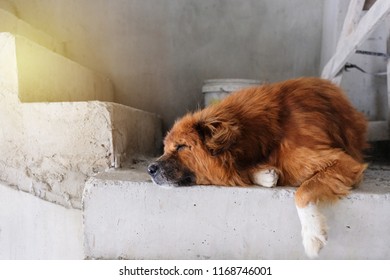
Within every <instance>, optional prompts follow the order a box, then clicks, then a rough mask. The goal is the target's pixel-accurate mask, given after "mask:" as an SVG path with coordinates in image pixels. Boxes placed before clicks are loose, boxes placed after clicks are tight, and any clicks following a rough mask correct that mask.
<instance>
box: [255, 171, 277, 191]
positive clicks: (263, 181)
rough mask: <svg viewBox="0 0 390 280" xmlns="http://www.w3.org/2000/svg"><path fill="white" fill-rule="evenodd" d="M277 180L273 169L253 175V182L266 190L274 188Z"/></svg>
mask: <svg viewBox="0 0 390 280" xmlns="http://www.w3.org/2000/svg"><path fill="white" fill-rule="evenodd" d="M278 179H279V176H278V174H277V173H276V171H275V170H274V169H266V170H262V171H259V172H256V173H254V174H253V182H254V183H255V184H256V185H259V186H263V187H267V188H272V187H275V186H276V184H277V182H278Z"/></svg>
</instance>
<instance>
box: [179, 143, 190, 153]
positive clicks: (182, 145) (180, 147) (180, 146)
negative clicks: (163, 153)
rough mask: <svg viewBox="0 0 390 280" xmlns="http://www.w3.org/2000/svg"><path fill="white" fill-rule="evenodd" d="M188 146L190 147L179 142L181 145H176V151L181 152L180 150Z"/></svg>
mask: <svg viewBox="0 0 390 280" xmlns="http://www.w3.org/2000/svg"><path fill="white" fill-rule="evenodd" d="M187 147H188V146H187V145H184V144H179V145H177V146H176V151H177V152H180V151H182V150H184V149H185V148H187Z"/></svg>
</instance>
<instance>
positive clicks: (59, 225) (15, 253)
mask: <svg viewBox="0 0 390 280" xmlns="http://www.w3.org/2000/svg"><path fill="white" fill-rule="evenodd" d="M0 18H1V21H0V32H1V33H0V193H1V195H0V212H1V214H0V259H8V258H11V259H14V258H17V259H18V258H22V259H24V258H83V250H82V238H81V237H82V231H83V229H82V219H81V217H82V211H81V198H82V193H83V190H84V185H85V182H86V181H87V179H88V178H89V177H91V176H93V175H94V174H97V173H99V172H103V171H105V170H108V169H110V168H118V167H120V166H122V165H126V164H128V163H129V162H130V163H131V162H132V161H134V160H138V159H139V158H142V157H145V156H153V155H154V154H155V153H156V151H157V150H158V147H159V146H160V145H161V120H160V119H159V117H158V116H156V115H154V114H152V113H148V112H145V111H141V110H137V109H134V108H131V107H127V106H124V105H120V104H117V103H114V102H113V101H114V90H113V86H112V84H111V82H110V80H109V79H107V78H106V77H105V76H103V75H101V74H98V73H95V72H93V71H91V70H90V69H87V68H86V67H83V66H81V65H79V64H77V63H75V62H73V61H71V60H69V59H68V58H66V56H64V55H65V52H64V47H63V44H61V42H58V41H57V40H55V39H52V38H51V37H50V36H48V35H47V34H44V33H43V32H40V31H38V30H35V29H34V28H33V27H31V26H30V25H29V24H27V23H25V22H23V21H21V20H20V19H18V18H17V17H15V16H14V15H13V14H11V13H8V12H6V11H3V10H0ZM26 233H28V234H26ZM51 242H52V243H51ZM65 251H66V252H65Z"/></svg>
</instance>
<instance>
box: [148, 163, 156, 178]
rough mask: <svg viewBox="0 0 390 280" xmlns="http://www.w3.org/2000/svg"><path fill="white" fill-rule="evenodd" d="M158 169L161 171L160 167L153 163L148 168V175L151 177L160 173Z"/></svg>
mask: <svg viewBox="0 0 390 280" xmlns="http://www.w3.org/2000/svg"><path fill="white" fill-rule="evenodd" d="M158 169H159V167H158V165H157V163H152V164H150V165H149V166H148V173H149V175H150V176H154V175H156V174H157V172H158Z"/></svg>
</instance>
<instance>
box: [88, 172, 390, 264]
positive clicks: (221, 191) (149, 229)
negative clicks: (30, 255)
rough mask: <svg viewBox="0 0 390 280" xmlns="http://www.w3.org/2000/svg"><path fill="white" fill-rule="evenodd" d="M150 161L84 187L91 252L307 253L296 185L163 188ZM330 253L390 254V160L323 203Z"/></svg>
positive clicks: (169, 255)
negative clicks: (155, 179)
mask: <svg viewBox="0 0 390 280" xmlns="http://www.w3.org/2000/svg"><path fill="white" fill-rule="evenodd" d="M145 168H146V167H145V166H143V167H142V165H141V167H137V168H133V169H131V170H112V171H109V172H105V173H102V174H99V175H97V176H96V177H94V178H91V179H90V180H89V181H88V182H87V184H86V188H85V191H84V194H83V219H84V246H85V247H84V253H85V257H86V258H88V259H121V258H125V259H305V258H306V256H305V254H304V250H303V246H302V242H301V235H300V230H301V229H300V222H299V219H298V215H297V213H296V209H295V205H294V199H293V196H294V192H295V189H294V188H289V187H276V188H271V189H269V188H261V187H247V188H239V187H215V186H194V187H181V188H163V187H158V186H156V185H154V184H152V183H151V181H150V179H149V178H148V176H147V174H146V173H145V172H144V171H145V170H144V169H145ZM323 210H324V213H325V215H326V216H327V218H328V225H329V228H330V230H329V239H328V244H327V246H326V247H325V248H324V249H323V250H322V251H321V253H320V258H322V259H389V258H390V235H389V232H390V215H388V213H390V166H372V167H371V169H370V170H368V171H367V174H366V179H365V181H364V183H363V184H362V186H361V187H359V188H358V189H357V190H355V191H353V192H352V193H351V194H350V195H349V196H348V197H347V198H345V199H343V200H341V201H340V202H339V203H337V204H336V205H334V206H333V207H329V208H325V209H323Z"/></svg>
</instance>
